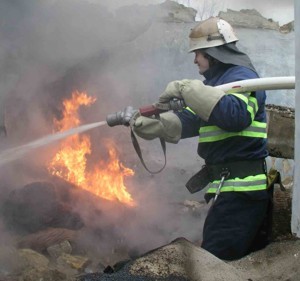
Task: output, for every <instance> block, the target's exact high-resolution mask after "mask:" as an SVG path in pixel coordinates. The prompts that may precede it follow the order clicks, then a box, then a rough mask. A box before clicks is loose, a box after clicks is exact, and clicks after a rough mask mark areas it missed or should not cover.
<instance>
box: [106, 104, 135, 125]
mask: <svg viewBox="0 0 300 281" xmlns="http://www.w3.org/2000/svg"><path fill="white" fill-rule="evenodd" d="M135 112H136V109H133V107H132V106H127V107H125V108H124V110H122V111H118V112H115V113H112V114H108V115H107V116H106V123H107V125H108V126H110V127H114V126H117V125H124V126H129V122H130V119H131V117H132V116H133V114H134V113H135Z"/></svg>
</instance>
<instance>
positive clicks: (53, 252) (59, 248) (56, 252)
mask: <svg viewBox="0 0 300 281" xmlns="http://www.w3.org/2000/svg"><path fill="white" fill-rule="evenodd" d="M47 252H48V254H49V256H50V257H51V258H53V259H57V258H58V257H60V256H61V255H62V254H71V253H72V246H71V244H70V242H69V241H68V240H64V241H63V242H61V243H59V244H55V245H52V246H50V247H48V248H47Z"/></svg>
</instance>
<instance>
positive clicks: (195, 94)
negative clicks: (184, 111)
mask: <svg viewBox="0 0 300 281" xmlns="http://www.w3.org/2000/svg"><path fill="white" fill-rule="evenodd" d="M224 95H225V92H223V91H222V90H220V89H218V88H214V87H211V86H206V85H204V84H203V82H202V81H200V80H188V79H184V80H177V81H173V82H170V83H169V84H168V86H167V88H166V89H165V91H164V92H163V93H162V94H161V95H160V97H159V102H161V103H167V102H170V100H171V99H173V98H178V99H183V100H184V102H185V104H186V105H187V106H188V107H189V108H190V109H192V110H193V111H194V112H195V113H196V114H197V115H199V116H200V118H201V119H203V120H204V121H208V119H209V117H210V115H211V112H212V111H213V109H214V108H215V106H216V105H217V103H218V102H219V100H220V99H221V98H222V97H223V96H224Z"/></svg>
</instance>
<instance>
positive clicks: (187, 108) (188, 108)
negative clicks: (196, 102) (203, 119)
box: [185, 106, 196, 115]
mask: <svg viewBox="0 0 300 281" xmlns="http://www.w3.org/2000/svg"><path fill="white" fill-rule="evenodd" d="M185 109H186V110H188V111H190V112H191V113H193V114H195V115H196V113H195V112H194V111H193V110H191V108H190V107H188V106H187V107H185Z"/></svg>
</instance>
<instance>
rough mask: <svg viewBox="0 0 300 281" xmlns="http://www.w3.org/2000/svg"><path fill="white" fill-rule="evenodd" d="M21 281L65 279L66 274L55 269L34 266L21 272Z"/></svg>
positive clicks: (64, 280) (62, 280) (57, 280)
mask: <svg viewBox="0 0 300 281" xmlns="http://www.w3.org/2000/svg"><path fill="white" fill-rule="evenodd" d="M22 277H23V278H22V280H23V281H38V280H39V281H66V280H67V279H66V278H67V275H66V274H64V273H62V272H60V271H58V270H56V269H44V268H34V269H30V270H27V271H25V272H24V273H23V276H22Z"/></svg>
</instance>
